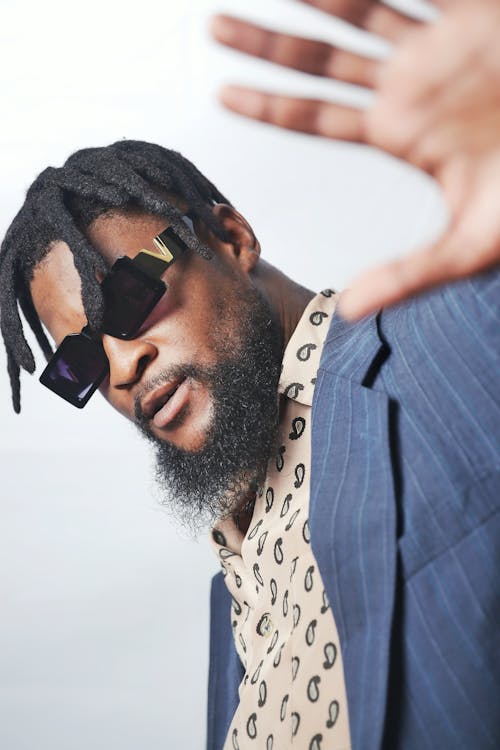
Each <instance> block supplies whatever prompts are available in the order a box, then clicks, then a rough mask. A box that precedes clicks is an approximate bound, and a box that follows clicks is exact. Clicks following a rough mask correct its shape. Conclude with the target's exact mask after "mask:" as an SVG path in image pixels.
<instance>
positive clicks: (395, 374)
mask: <svg viewBox="0 0 500 750" xmlns="http://www.w3.org/2000/svg"><path fill="white" fill-rule="evenodd" d="M499 300H500V282H499V274H498V272H495V273H491V274H489V275H485V276H482V277H478V278H476V279H474V280H468V281H466V282H462V283H460V284H456V285H454V286H449V287H445V288H443V289H441V290H438V291H434V292H432V293H430V294H427V295H426V296H425V297H421V298H419V299H417V300H413V301H412V302H409V303H406V304H404V305H401V306H399V307H398V308H396V309H395V310H392V311H385V312H384V313H383V314H382V315H381V316H380V317H379V318H378V319H375V318H374V317H371V318H368V319H367V320H365V321H363V322H362V323H361V324H358V325H356V326H352V325H349V324H347V323H345V322H344V321H342V320H340V319H336V320H334V321H333V323H332V327H331V330H330V333H329V337H328V343H327V345H326V346H325V350H324V352H323V358H322V364H321V371H320V375H319V378H318V387H317V391H316V394H315V399H316V400H315V405H314V415H313V419H314V433H313V434H314V438H313V456H314V463H313V469H312V472H313V475H312V480H311V482H312V497H311V534H312V539H313V548H314V551H315V554H316V558H317V559H318V563H319V565H320V568H321V572H322V575H323V580H324V581H325V584H326V585H327V588H328V593H329V596H330V603H331V605H332V608H333V611H334V615H335V618H336V620H337V625H338V629H339V634H340V638H341V643H342V648H343V654H344V668H345V675H346V684H347V691H348V701H349V713H350V723H351V737H352V741H353V748H355V750H376V749H377V748H379V747H384V748H404V750H413V749H415V750H417V748H418V750H421V749H423V748H433V750H435V748H445V749H446V750H447V749H448V748H450V749H451V748H452V749H453V750H455V749H457V750H458V749H459V748H464V750H465V748H468V749H470V748H472V747H473V748H474V750H483V749H484V750H486V748H488V749H489V748H491V749H492V750H493V748H495V749H496V748H498V747H500V639H499V631H500V595H499V591H500V585H499V582H498V575H499V572H500V517H499V513H498V510H499V505H500V442H499V433H500V387H499V386H500V375H499V373H500V320H499V318H500V312H499V305H498V302H499ZM384 351H385V353H386V356H385V358H384V357H381V356H380V355H381V353H383V352H384ZM377 358H378V365H377V367H376V368H375V370H374V367H373V363H374V362H376V361H377ZM367 380H369V387H365V385H364V384H366V383H365V381H367ZM393 477H395V478H396V479H395V481H394V483H392V482H391V479H392V478H393ZM396 530H397V533H396ZM327 582H328V583H327Z"/></svg>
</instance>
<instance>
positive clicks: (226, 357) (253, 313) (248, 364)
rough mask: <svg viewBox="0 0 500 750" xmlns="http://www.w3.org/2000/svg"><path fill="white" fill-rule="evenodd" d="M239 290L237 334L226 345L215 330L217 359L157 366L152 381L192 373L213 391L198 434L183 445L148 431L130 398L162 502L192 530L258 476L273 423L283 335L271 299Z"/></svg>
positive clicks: (238, 504) (243, 496)
mask: <svg viewBox="0 0 500 750" xmlns="http://www.w3.org/2000/svg"><path fill="white" fill-rule="evenodd" d="M245 296H246V299H242V298H241V297H240V300H239V301H240V304H239V305H238V311H237V312H236V313H235V314H236V317H237V323H236V325H237V330H238V331H239V342H238V344H237V345H236V346H234V345H233V346H231V354H229V353H228V351H227V349H228V346H227V339H226V337H225V335H224V334H223V333H222V332H220V333H219V334H217V333H216V335H215V339H214V348H215V349H216V351H217V354H218V357H217V360H218V361H217V364H216V365H214V366H212V367H200V366H198V365H196V364H193V363H187V364H185V365H182V366H180V367H176V368H175V369H171V370H168V372H163V373H161V374H160V375H159V376H157V377H156V378H155V381H154V384H151V385H154V387H157V386H159V385H161V384H162V383H164V382H165V383H167V382H169V381H171V380H172V378H173V377H177V376H181V377H187V378H193V379H194V380H195V381H198V382H200V383H202V384H204V385H206V386H208V387H209V389H210V390H211V392H212V398H213V404H214V409H213V417H212V421H211V424H210V426H209V429H208V431H207V435H206V439H205V442H204V444H203V446H202V448H200V449H199V450H197V451H193V452H191V451H186V450H184V449H182V448H178V447H177V446H175V445H173V444H172V443H169V442H167V441H164V440H160V439H159V438H158V437H156V435H154V434H153V433H152V432H151V430H150V428H149V424H148V422H147V420H146V419H145V418H144V416H143V415H142V412H141V410H140V403H139V401H138V400H137V401H136V410H135V411H136V414H135V416H136V423H137V426H138V427H139V429H140V430H141V431H142V433H143V434H144V435H145V437H146V438H147V439H148V440H149V441H150V442H151V443H152V445H153V448H154V454H155V475H156V482H157V485H158V487H159V489H160V492H161V502H162V504H163V505H164V506H165V507H166V508H167V509H168V510H169V512H170V514H171V515H173V516H174V517H175V518H176V519H177V520H179V521H180V523H181V524H182V526H184V527H186V528H187V529H188V530H189V531H190V532H192V533H194V534H197V533H199V532H200V531H202V530H204V529H206V528H207V527H208V526H210V525H213V523H214V522H215V521H216V520H217V519H220V518H223V517H227V516H228V515H231V514H235V513H237V512H238V511H239V510H241V509H242V508H243V506H244V505H246V504H247V502H248V500H249V496H251V495H252V494H254V493H255V492H256V490H257V488H258V487H259V485H261V484H262V483H263V481H264V478H265V475H266V470H267V463H268V460H269V457H270V456H271V454H272V452H273V449H274V447H275V446H274V443H275V436H276V431H277V423H278V382H279V376H280V367H281V360H282V356H283V338H282V334H281V330H280V327H279V325H278V323H277V321H276V320H275V318H274V315H273V313H272V311H271V308H270V306H269V305H268V303H267V301H266V300H265V299H264V298H263V297H262V296H261V295H260V293H259V292H258V291H257V290H255V289H253V290H250V291H247V292H245Z"/></svg>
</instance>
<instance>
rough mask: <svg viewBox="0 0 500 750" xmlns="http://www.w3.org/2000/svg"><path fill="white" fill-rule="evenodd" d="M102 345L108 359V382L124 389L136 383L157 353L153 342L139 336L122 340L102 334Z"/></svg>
mask: <svg viewBox="0 0 500 750" xmlns="http://www.w3.org/2000/svg"><path fill="white" fill-rule="evenodd" d="M102 345H103V347H104V351H105V352H106V356H107V358H108V360H109V382H110V385H111V386H112V387H113V388H122V389H124V388H127V387H129V386H131V385H133V384H134V383H137V382H138V381H139V380H140V379H141V377H142V374H143V372H144V370H145V369H146V368H147V366H148V365H149V363H150V362H152V361H153V360H154V359H155V357H156V356H157V354H158V349H157V348H156V346H155V345H154V344H153V343H151V342H150V341H145V340H144V339H141V338H136V339H131V340H130V341H124V340H123V339H117V338H114V337H113V336H109V335H108V334H104V335H103V337H102Z"/></svg>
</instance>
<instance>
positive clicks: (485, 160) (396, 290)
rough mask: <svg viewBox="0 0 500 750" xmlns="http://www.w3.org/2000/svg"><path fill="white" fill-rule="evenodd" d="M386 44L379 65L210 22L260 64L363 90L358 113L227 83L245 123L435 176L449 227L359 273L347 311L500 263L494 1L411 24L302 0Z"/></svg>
mask: <svg viewBox="0 0 500 750" xmlns="http://www.w3.org/2000/svg"><path fill="white" fill-rule="evenodd" d="M304 2H307V3H308V4H309V5H313V6H315V7H317V8H319V9H321V10H323V11H326V12H328V13H330V14H332V15H335V16H337V17H339V18H341V19H343V20H345V21H348V22H349V23H352V24H354V25H356V26H358V27H359V28H362V29H364V30H367V31H370V32H374V33H376V34H378V35H379V36H383V37H384V38H386V39H387V40H389V41H390V42H392V43H393V44H394V45H395V46H394V55H393V56H392V58H391V59H390V60H389V61H388V62H381V61H378V60H375V59H372V58H370V57H364V56H362V55H358V54H354V53H352V52H349V51H346V50H343V49H340V48H338V47H334V46H332V45H330V44H327V43H325V42H319V41H315V40H310V39H304V38H300V37H293V36H289V35H286V34H281V33H279V32H274V31H270V30H267V29H263V28H261V27H258V26H255V25H252V24H248V23H246V22H242V21H238V20H237V19H232V18H228V17H219V18H218V19H216V20H215V23H214V34H215V36H216V38H217V39H218V40H219V41H221V42H223V43H224V44H227V45H229V46H232V47H234V48H237V49H239V50H240V51H243V52H246V53H248V54H251V55H254V56H257V57H261V58H264V59H267V60H269V61H270V62H274V63H278V64H281V65H286V66H287V67H291V68H295V69H298V70H302V71H305V72H307V73H312V74H315V75H319V76H322V77H326V78H332V79H336V80H341V81H346V82H348V83H354V84H358V85H361V86H365V87H366V88H369V89H372V90H373V91H374V93H375V98H374V103H373V105H372V106H371V107H370V108H369V109H367V110H359V109H355V108H352V107H348V106H345V105H341V104H335V103H332V102H326V101H321V100H311V99H294V98H292V97H288V96H278V95H274V94H273V95H271V94H266V93H264V92H261V91H248V90H245V89H241V88H238V87H229V88H227V89H225V90H224V91H223V92H222V97H221V98H222V101H223V102H224V103H225V104H226V106H228V107H229V108H231V109H233V110H234V111H236V112H239V113H240V114H244V115H247V116H249V117H252V118H254V119H259V120H262V121H265V122H269V123H271V124H274V125H278V126H280V127H284V128H289V129H294V130H300V131H302V132H306V133H311V134H313V135H321V136H324V137H327V138H332V139H341V140H349V141H356V142H360V143H366V144H369V145H372V146H376V147H378V148H381V149H383V150H384V151H387V152H389V153H391V154H393V155H395V156H398V157H400V158H402V159H404V160H405V161H407V162H410V163H412V164H414V165H416V166H418V167H420V168H421V169H423V170H425V171H427V172H428V173H429V174H431V175H433V176H434V177H435V179H436V180H437V181H438V182H439V184H440V185H441V187H442V189H443V192H444V195H445V199H446V201H447V203H448V207H449V211H450V217H451V218H450V226H449V228H448V230H447V232H446V233H445V235H444V236H443V237H441V238H440V239H439V240H438V242H437V243H435V244H434V245H433V246H432V247H430V248H426V249H424V250H419V251H418V252H416V253H413V254H412V255H410V256H408V257H406V258H404V259H402V260H398V261H396V262H394V263H392V264H390V265H388V266H385V267H383V268H380V269H377V270H375V271H371V272H370V273H368V274H365V276H364V277H362V278H361V279H359V280H358V281H357V282H356V283H355V284H354V287H353V289H352V290H351V292H350V293H349V295H348V297H346V298H345V299H344V309H345V312H347V313H348V314H349V315H352V316H354V317H357V316H359V315H362V314H365V313H367V312H370V311H372V310H374V309H375V308H376V307H378V306H380V305H381V304H390V303H392V302H395V301H397V300H399V299H402V298H403V297H406V296H408V295H409V294H411V293H414V292H416V291H419V290H421V289H424V288H427V287H429V286H432V285H434V284H437V283H440V282H442V281H446V280H451V279H455V278H459V277H461V276H464V275H466V274H469V273H473V272H475V271H480V270H482V269H483V268H485V267H486V266H488V265H491V264H492V263H496V262H498V260H499V259H500V221H499V220H498V219H497V213H498V212H497V211H496V210H495V209H496V205H495V204H496V196H497V195H498V193H499V189H500V163H499V160H500V85H499V84H500V52H499V51H498V45H497V43H496V39H497V38H498V34H499V33H500V4H499V3H498V2H497V0H455V2H454V3H451V4H450V6H449V7H450V9H449V10H447V5H448V3H447V2H446V0H438V1H437V2H436V4H437V5H439V6H441V7H442V8H443V9H445V10H446V12H445V13H444V15H443V16H442V17H441V19H440V20H439V21H438V23H436V24H434V25H427V24H421V23H419V22H417V21H415V20H414V19H410V18H408V17H407V16H405V15H404V14H402V13H400V12H397V11H395V10H392V9H390V8H388V7H387V6H385V5H383V4H381V3H380V2H375V0H304Z"/></svg>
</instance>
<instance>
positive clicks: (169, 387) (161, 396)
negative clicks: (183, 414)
mask: <svg viewBox="0 0 500 750" xmlns="http://www.w3.org/2000/svg"><path fill="white" fill-rule="evenodd" d="M184 380H185V378H183V377H179V378H176V379H175V380H170V381H169V382H168V383H165V384H164V385H162V386H160V387H159V388H157V389H156V390H154V391H153V392H152V393H148V395H147V396H145V397H144V398H143V400H142V401H141V411H142V413H143V415H144V417H145V418H146V419H148V420H150V419H153V418H154V417H155V415H156V414H157V412H159V411H161V410H162V409H163V408H164V407H165V406H166V405H167V404H168V401H169V400H170V398H172V395H173V394H174V391H176V389H177V388H178V387H179V386H180V385H181V383H182V382H183V381H184Z"/></svg>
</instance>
